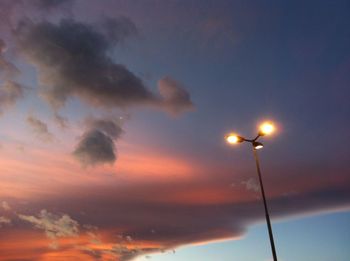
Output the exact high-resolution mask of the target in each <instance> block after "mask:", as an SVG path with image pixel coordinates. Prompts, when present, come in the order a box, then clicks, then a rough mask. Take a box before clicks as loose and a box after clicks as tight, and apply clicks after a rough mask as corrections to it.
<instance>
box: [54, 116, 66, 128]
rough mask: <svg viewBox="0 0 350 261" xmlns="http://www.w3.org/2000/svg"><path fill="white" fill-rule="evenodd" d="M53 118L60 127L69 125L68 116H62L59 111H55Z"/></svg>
mask: <svg viewBox="0 0 350 261" xmlns="http://www.w3.org/2000/svg"><path fill="white" fill-rule="evenodd" d="M53 119H54V121H55V122H56V123H57V125H58V126H59V127H60V128H62V129H65V128H67V127H68V120H67V118H65V117H63V116H61V115H60V114H59V113H58V112H55V113H54V116H53Z"/></svg>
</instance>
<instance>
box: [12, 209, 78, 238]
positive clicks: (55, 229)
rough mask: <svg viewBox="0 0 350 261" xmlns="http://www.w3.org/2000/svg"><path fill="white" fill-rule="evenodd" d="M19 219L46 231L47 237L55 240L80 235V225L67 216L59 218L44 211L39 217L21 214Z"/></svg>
mask: <svg viewBox="0 0 350 261" xmlns="http://www.w3.org/2000/svg"><path fill="white" fill-rule="evenodd" d="M18 217H19V218H20V219H21V220H24V221H26V222H29V223H31V224H32V225H33V226H34V227H35V228H37V229H40V230H43V231H45V234H46V236H47V237H48V238H50V239H53V240H54V239H57V238H59V237H76V236H78V234H79V223H78V222H77V221H76V220H74V219H72V218H71V217H70V216H68V215H66V214H63V215H62V216H59V215H55V214H52V213H50V212H48V211H47V210H45V209H43V210H41V211H40V213H39V214H38V216H29V215H22V214H19V215H18Z"/></svg>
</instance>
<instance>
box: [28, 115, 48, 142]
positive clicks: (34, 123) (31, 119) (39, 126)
mask: <svg viewBox="0 0 350 261" xmlns="http://www.w3.org/2000/svg"><path fill="white" fill-rule="evenodd" d="M27 123H28V124H29V126H30V127H31V128H32V130H33V132H34V133H35V134H36V136H37V137H38V138H39V139H41V140H42V141H44V142H50V141H53V138H54V136H53V134H52V133H51V132H50V131H49V128H48V127H47V124H46V123H45V122H43V121H42V120H40V119H38V118H37V117H36V116H34V115H29V116H28V117H27Z"/></svg>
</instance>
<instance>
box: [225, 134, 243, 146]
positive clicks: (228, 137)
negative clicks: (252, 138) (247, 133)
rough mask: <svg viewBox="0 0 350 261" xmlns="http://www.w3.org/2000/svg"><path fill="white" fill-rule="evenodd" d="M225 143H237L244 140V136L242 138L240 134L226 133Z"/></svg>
mask: <svg viewBox="0 0 350 261" xmlns="http://www.w3.org/2000/svg"><path fill="white" fill-rule="evenodd" d="M225 139H226V141H227V143H229V144H237V143H241V142H243V141H244V138H242V137H241V136H238V135H237V134H235V133H230V134H228V135H226V137H225Z"/></svg>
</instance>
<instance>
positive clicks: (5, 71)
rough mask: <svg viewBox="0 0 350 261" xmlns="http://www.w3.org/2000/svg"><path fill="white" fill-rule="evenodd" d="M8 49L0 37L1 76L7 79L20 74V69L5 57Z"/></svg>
mask: <svg viewBox="0 0 350 261" xmlns="http://www.w3.org/2000/svg"><path fill="white" fill-rule="evenodd" d="M0 7H1V6H0ZM6 50H7V46H6V44H5V42H4V40H2V39H0V76H2V77H4V78H5V79H11V78H13V77H14V76H16V75H18V74H19V70H18V69H17V67H16V66H15V65H14V64H13V63H11V62H9V61H8V60H7V59H6V58H5V56H4V54H5V52H6Z"/></svg>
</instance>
